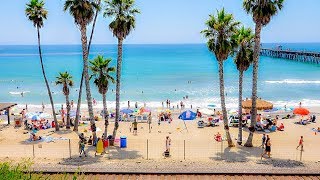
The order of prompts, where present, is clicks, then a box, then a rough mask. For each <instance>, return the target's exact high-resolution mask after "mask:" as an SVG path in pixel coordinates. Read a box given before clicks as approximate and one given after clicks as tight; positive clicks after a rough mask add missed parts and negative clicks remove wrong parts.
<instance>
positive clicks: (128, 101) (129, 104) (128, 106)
mask: <svg viewBox="0 0 320 180" xmlns="http://www.w3.org/2000/svg"><path fill="white" fill-rule="evenodd" d="M129 108H130V101H128V109H129Z"/></svg>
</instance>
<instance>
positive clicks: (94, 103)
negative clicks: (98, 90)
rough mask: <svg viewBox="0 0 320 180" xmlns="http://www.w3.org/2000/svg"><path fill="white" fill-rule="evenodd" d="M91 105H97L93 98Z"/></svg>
mask: <svg viewBox="0 0 320 180" xmlns="http://www.w3.org/2000/svg"><path fill="white" fill-rule="evenodd" d="M92 103H93V105H94V106H96V105H97V101H96V99H95V98H93V99H92Z"/></svg>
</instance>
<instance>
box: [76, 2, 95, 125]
mask: <svg viewBox="0 0 320 180" xmlns="http://www.w3.org/2000/svg"><path fill="white" fill-rule="evenodd" d="M100 4H101V0H98V2H97V5H98V7H99V8H98V9H96V12H95V16H94V19H93V24H92V29H91V34H90V39H89V44H88V56H89V54H90V47H91V42H92V38H93V33H94V29H95V27H96V22H97V18H98V14H99V11H100ZM83 79H84V69H83V70H82V75H81V80H80V88H79V94H78V103H77V111H76V118H75V121H74V127H73V131H78V127H79V119H80V106H81V97H82V85H83Z"/></svg>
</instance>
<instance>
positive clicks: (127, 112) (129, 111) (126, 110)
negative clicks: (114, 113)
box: [120, 109, 133, 114]
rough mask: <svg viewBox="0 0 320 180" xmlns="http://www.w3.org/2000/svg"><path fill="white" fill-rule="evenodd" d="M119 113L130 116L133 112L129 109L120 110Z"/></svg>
mask: <svg viewBox="0 0 320 180" xmlns="http://www.w3.org/2000/svg"><path fill="white" fill-rule="evenodd" d="M120 112H122V113H124V114H131V113H133V110H131V109H121V111H120Z"/></svg>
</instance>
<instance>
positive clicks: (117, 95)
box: [110, 38, 123, 145]
mask: <svg viewBox="0 0 320 180" xmlns="http://www.w3.org/2000/svg"><path fill="white" fill-rule="evenodd" d="M122 42H123V39H121V38H119V39H118V60H117V79H116V117H115V118H116V119H115V122H114V129H113V133H112V140H111V141H110V144H111V145H113V143H114V139H115V138H116V135H117V130H118V128H119V117H120V80H121V64H122Z"/></svg>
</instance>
